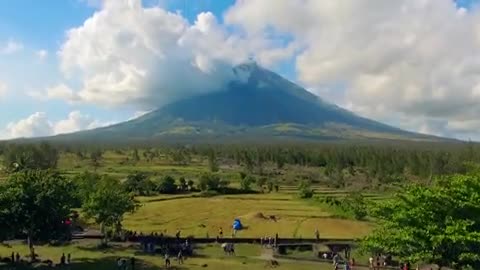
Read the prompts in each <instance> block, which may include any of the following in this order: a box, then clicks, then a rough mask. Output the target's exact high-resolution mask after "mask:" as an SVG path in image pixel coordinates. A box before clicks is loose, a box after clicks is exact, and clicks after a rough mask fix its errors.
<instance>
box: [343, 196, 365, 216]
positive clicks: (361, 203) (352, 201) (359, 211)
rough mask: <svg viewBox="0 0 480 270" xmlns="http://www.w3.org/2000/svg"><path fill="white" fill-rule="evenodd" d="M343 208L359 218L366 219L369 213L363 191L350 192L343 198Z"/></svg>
mask: <svg viewBox="0 0 480 270" xmlns="http://www.w3.org/2000/svg"><path fill="white" fill-rule="evenodd" d="M342 208H343V209H344V211H346V212H350V213H351V214H352V216H353V217H354V218H355V219H357V220H362V219H365V217H366V216H367V215H368V212H367V204H366V202H365V198H364V197H363V195H362V194H361V193H350V194H349V195H348V196H347V197H345V198H344V199H343V202H342Z"/></svg>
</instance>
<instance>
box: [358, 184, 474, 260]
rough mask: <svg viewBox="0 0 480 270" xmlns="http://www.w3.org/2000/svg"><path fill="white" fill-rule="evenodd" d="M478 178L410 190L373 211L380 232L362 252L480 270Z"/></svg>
mask: <svg viewBox="0 0 480 270" xmlns="http://www.w3.org/2000/svg"><path fill="white" fill-rule="evenodd" d="M479 190H480V177H479V176H478V175H473V176H461V175H456V176H450V177H444V178H441V179H438V180H436V181H435V182H434V184H433V185H432V186H430V187H427V186H420V185H412V186H409V187H408V188H406V189H405V190H404V191H402V192H401V193H399V194H397V195H396V196H395V198H393V199H391V200H388V201H386V202H382V203H381V204H378V205H377V206H376V207H374V209H373V211H372V213H371V215H372V216H373V217H374V218H376V219H377V220H378V221H379V223H380V226H379V227H378V228H377V229H376V230H375V231H374V232H373V233H372V234H371V235H370V236H368V237H367V238H366V239H365V241H364V243H363V247H364V249H365V250H368V251H371V252H384V253H388V254H392V255H394V256H398V257H400V258H402V259H404V260H409V261H412V262H429V263H436V264H438V265H440V266H448V267H453V268H455V269H463V267H472V268H473V269H480V256H479V255H478V254H479V253H480V196H479V194H478V191H479Z"/></svg>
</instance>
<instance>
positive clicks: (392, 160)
mask: <svg viewBox="0 0 480 270" xmlns="http://www.w3.org/2000/svg"><path fill="white" fill-rule="evenodd" d="M37 146H38V147H37V148H36V149H38V151H47V152H49V153H50V152H52V154H51V155H53V156H55V153H54V152H55V151H54V150H52V149H55V150H56V151H58V152H69V153H76V154H77V155H78V156H80V157H84V158H91V159H94V160H96V159H99V158H101V155H102V152H104V151H106V150H113V151H116V152H118V153H123V154H125V155H130V156H131V157H132V158H131V159H132V160H135V161H139V160H141V159H144V160H146V161H149V162H150V161H155V159H156V158H160V157H161V156H163V157H165V156H167V157H169V158H170V159H171V160H172V161H174V162H176V163H178V164H182V165H188V164H189V163H190V162H191V159H192V157H193V156H200V157H204V158H205V159H206V160H208V161H209V166H210V167H211V170H212V171H216V170H217V169H218V168H217V167H218V164H237V165H241V166H243V167H244V168H245V170H247V171H249V172H253V171H255V170H257V169H259V170H260V171H261V169H262V167H263V166H264V165H265V164H267V163H268V164H274V165H275V166H276V167H277V168H279V169H281V168H283V167H284V166H285V165H287V164H288V165H300V166H309V167H323V168H325V174H326V175H330V174H334V173H336V172H339V171H343V170H349V171H352V172H353V171H354V170H356V169H358V168H361V169H362V170H363V172H364V173H366V174H368V175H369V176H371V177H377V178H378V177H381V178H384V177H387V178H388V177H396V176H399V175H413V176H419V177H422V178H430V177H432V176H435V175H445V174H454V173H464V172H466V171H467V170H468V168H469V166H470V164H476V163H480V145H479V144H476V143H472V142H465V143H420V142H405V143H390V144H386V143H376V144H374V143H370V144H367V143H362V144H360V143H359V144H347V143H344V144H342V143H331V144H283V145H280V144H274V145H265V144H257V145H255V144H229V145H168V146H155V147H151V146H148V145H125V146H115V147H114V146H88V145H54V146H49V145H47V144H45V143H39V144H38V145H37ZM10 148H12V144H10V145H9V144H0V154H3V156H4V158H3V159H4V162H6V163H8V162H9V161H8V160H21V161H22V162H28V160H22V156H24V155H20V156H15V155H13V154H12V153H11V151H9V149H10ZM20 149H21V148H20ZM25 149H31V148H25ZM18 150H19V149H18V148H17V149H16V151H15V152H17V155H18ZM139 153H141V154H139ZM31 155H35V153H31ZM51 162H55V161H51ZM10 164H11V163H10Z"/></svg>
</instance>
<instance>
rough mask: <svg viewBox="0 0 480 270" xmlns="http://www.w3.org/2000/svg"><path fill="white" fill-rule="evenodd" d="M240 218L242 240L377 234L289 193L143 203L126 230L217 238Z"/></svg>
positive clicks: (365, 225) (228, 232)
mask: <svg viewBox="0 0 480 270" xmlns="http://www.w3.org/2000/svg"><path fill="white" fill-rule="evenodd" d="M235 218H239V219H240V220H241V221H242V223H243V225H244V226H245V227H246V229H245V230H242V231H240V232H238V233H237V237H262V236H273V235H275V233H278V234H279V236H280V237H284V238H292V237H295V238H296V237H303V238H314V232H315V229H316V228H318V230H319V232H320V235H321V237H329V238H357V237H361V236H364V235H366V234H367V233H368V232H369V231H370V230H371V224H369V223H367V222H360V221H353V220H346V219H339V218H334V217H332V215H331V214H330V213H328V212H326V211H323V210H322V209H321V208H319V207H318V206H314V205H311V204H309V203H307V202H304V201H301V200H296V199H293V198H292V197H290V199H288V197H287V196H285V195H284V194H281V195H278V196H274V195H263V194H258V195H248V196H242V197H237V198H236V196H220V197H213V198H188V197H187V198H185V197H181V198H174V199H172V200H165V196H162V198H161V200H155V199H154V198H152V199H150V200H143V206H142V207H141V208H140V209H139V210H138V211H137V212H136V213H134V214H132V215H128V216H127V217H126V218H125V222H124V226H125V228H127V229H129V230H134V231H138V232H143V233H150V232H157V233H161V232H163V233H166V234H170V235H173V234H175V232H176V231H177V230H181V231H182V235H183V236H188V235H192V236H195V237H206V236H209V237H212V238H213V237H216V236H217V235H218V231H219V228H222V229H223V233H224V236H225V237H227V236H231V233H232V230H231V227H232V222H233V220H234V219H235Z"/></svg>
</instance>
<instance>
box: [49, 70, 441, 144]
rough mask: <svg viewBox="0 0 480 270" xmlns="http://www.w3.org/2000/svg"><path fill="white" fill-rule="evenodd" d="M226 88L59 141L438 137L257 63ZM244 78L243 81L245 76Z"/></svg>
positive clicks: (60, 137)
mask: <svg viewBox="0 0 480 270" xmlns="http://www.w3.org/2000/svg"><path fill="white" fill-rule="evenodd" d="M233 71H234V74H236V77H237V78H239V79H237V80H232V81H231V82H230V83H229V85H228V86H227V87H225V89H221V90H218V91H214V92H211V93H209V94H205V95H200V96H195V97H191V98H187V99H183V100H179V101H176V102H173V103H171V104H168V105H166V106H163V107H161V108H159V109H157V110H155V111H153V112H150V113H148V114H146V115H144V116H142V117H140V118H137V119H134V120H131V121H127V122H124V123H120V124H116V125H113V126H109V127H105V128H99V129H95V130H89V131H82V132H77V133H74V134H68V135H60V136H56V137H55V139H56V140H62V141H63V140H68V141H69V140H91V139H95V140H108V141H112V140H115V141H116V140H120V141H123V140H136V141H138V140H157V139H158V140H164V141H209V140H213V141H218V140H225V141H229V140H238V139H243V140H272V139H280V140H283V139H291V140H339V139H343V140H352V139H360V140H362V139H392V140H438V138H435V137H431V136H426V135H420V134H415V133H411V132H406V131H403V130H400V129H398V128H394V127H391V126H388V125H385V124H382V123H379V122H376V121H372V120H369V119H366V118H363V117H360V116H358V115H355V114H353V113H351V112H349V111H347V110H345V109H342V108H340V107H338V106H336V105H333V104H329V103H327V102H325V101H323V100H322V99H321V98H319V97H317V96H315V95H314V94H312V93H310V92H308V91H307V90H305V89H303V88H301V87H300V86H298V85H296V84H294V83H292V82H290V81H288V80H286V79H284V78H282V77H281V76H279V75H278V74H276V73H274V72H271V71H269V70H267V69H264V68H262V67H260V66H258V65H257V64H255V63H249V64H244V65H239V66H237V67H235V68H234V69H233ZM241 78H243V79H241Z"/></svg>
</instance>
